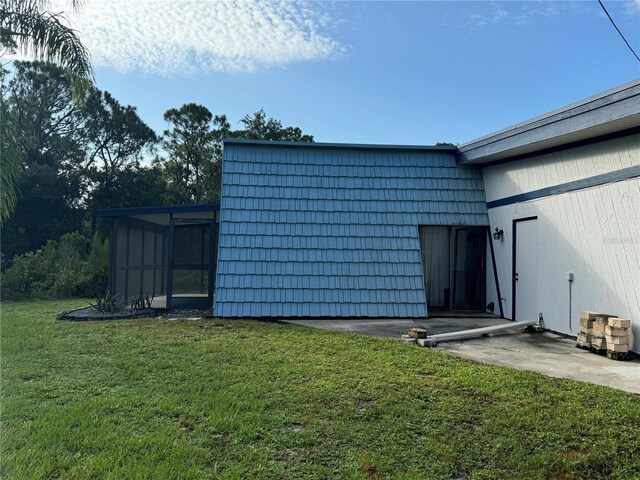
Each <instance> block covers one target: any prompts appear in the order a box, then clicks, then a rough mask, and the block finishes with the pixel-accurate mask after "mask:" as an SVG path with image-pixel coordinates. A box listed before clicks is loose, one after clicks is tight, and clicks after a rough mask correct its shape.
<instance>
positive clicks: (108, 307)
mask: <svg viewBox="0 0 640 480" xmlns="http://www.w3.org/2000/svg"><path fill="white" fill-rule="evenodd" d="M91 306H92V307H93V308H95V309H96V310H97V311H99V312H100V313H115V312H118V311H120V310H122V307H123V306H124V304H123V303H122V300H120V295H119V294H117V293H111V292H110V291H109V290H107V291H106V293H105V294H104V295H101V296H99V297H98V298H96V303H95V304H93V303H92V304H91Z"/></svg>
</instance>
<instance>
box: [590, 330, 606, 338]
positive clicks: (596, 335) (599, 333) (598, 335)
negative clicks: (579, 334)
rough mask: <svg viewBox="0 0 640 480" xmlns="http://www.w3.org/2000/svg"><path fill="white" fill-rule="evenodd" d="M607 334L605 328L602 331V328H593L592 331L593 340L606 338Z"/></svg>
mask: <svg viewBox="0 0 640 480" xmlns="http://www.w3.org/2000/svg"><path fill="white" fill-rule="evenodd" d="M605 335H606V333H604V330H602V331H600V330H592V331H591V340H593V339H594V338H604V337H605Z"/></svg>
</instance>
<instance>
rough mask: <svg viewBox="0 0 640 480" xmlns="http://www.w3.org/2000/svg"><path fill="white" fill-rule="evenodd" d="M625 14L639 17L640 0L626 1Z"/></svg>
mask: <svg viewBox="0 0 640 480" xmlns="http://www.w3.org/2000/svg"><path fill="white" fill-rule="evenodd" d="M624 13H625V15H628V16H632V17H636V18H637V17H638V15H640V0H631V1H629V2H625V3H624Z"/></svg>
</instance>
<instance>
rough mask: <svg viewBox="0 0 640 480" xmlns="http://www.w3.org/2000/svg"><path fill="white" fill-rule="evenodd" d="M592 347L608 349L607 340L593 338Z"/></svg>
mask: <svg viewBox="0 0 640 480" xmlns="http://www.w3.org/2000/svg"><path fill="white" fill-rule="evenodd" d="M591 346H592V347H595V348H606V347H607V340H606V339H605V338H604V337H602V338H592V339H591Z"/></svg>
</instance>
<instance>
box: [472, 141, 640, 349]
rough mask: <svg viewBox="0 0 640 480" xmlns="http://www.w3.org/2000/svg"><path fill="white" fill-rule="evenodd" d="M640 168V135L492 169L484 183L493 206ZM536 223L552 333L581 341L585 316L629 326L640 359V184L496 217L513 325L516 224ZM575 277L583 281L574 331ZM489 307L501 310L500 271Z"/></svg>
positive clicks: (554, 199) (546, 201)
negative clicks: (603, 316) (533, 219)
mask: <svg viewBox="0 0 640 480" xmlns="http://www.w3.org/2000/svg"><path fill="white" fill-rule="evenodd" d="M637 165H640V135H633V136H628V137H624V138H619V139H615V140H607V141H604V142H600V143H597V144H592V145H586V146H582V147H577V148H573V149H570V150H565V151H562V152H557V153H551V154H546V155H541V156H537V157H533V158H528V159H525V160H519V161H515V162H510V163H504V164H500V165H495V166H490V167H486V168H485V169H484V171H483V175H484V181H485V188H486V194H487V201H489V202H490V201H492V200H497V199H501V198H505V197H509V196H512V195H517V194H520V193H526V192H531V191H533V190H537V189H540V188H545V187H549V186H554V185H559V184H563V183H566V182H571V181H575V180H580V179H585V178H589V177H592V176H595V175H600V174H603V173H608V172H613V171H616V170H620V169H623V168H628V167H632V166H637ZM530 216H537V217H538V223H537V226H538V239H539V241H538V252H537V254H538V275H537V276H538V278H537V287H538V300H537V305H538V311H539V312H541V313H542V314H543V316H544V320H545V326H546V327H547V328H549V329H551V330H554V331H557V332H561V333H567V334H574V335H575V334H576V333H577V331H578V328H579V320H578V319H579V314H580V311H582V310H594V311H601V312H606V313H610V314H614V315H617V316H619V317H623V318H629V319H631V321H632V325H633V328H632V330H633V337H634V338H633V346H632V350H634V351H636V352H640V178H638V177H636V178H632V179H627V180H623V181H619V182H615V183H608V184H605V185H601V186H597V187H592V188H587V189H582V190H575V191H572V192H567V193H562V194H558V195H554V196H548V197H543V198H539V199H536V200H531V201H526V202H521V203H516V204H512V205H506V206H502V207H497V208H491V209H489V220H490V223H491V229H492V230H493V229H494V228H495V227H499V228H501V229H503V230H504V233H505V234H504V238H503V240H501V241H493V245H494V249H495V255H496V269H497V271H498V278H499V282H500V289H501V296H502V305H503V308H504V313H505V316H506V317H507V318H511V311H512V291H511V275H512V223H513V220H514V219H518V218H524V217H530ZM487 255H490V253H488V254H487ZM487 258H490V257H489V256H488V257H487ZM488 264H489V267H491V262H490V261H489V262H488ZM567 272H573V273H574V278H575V279H574V282H573V286H572V311H573V315H572V318H571V326H570V325H569V323H570V319H569V282H568V280H567ZM487 301H488V302H491V301H494V302H496V306H497V305H498V302H499V299H498V298H497V294H496V288H495V281H494V277H493V270H492V268H488V269H487ZM496 310H497V309H496Z"/></svg>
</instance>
